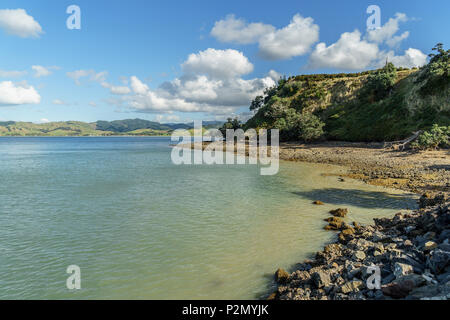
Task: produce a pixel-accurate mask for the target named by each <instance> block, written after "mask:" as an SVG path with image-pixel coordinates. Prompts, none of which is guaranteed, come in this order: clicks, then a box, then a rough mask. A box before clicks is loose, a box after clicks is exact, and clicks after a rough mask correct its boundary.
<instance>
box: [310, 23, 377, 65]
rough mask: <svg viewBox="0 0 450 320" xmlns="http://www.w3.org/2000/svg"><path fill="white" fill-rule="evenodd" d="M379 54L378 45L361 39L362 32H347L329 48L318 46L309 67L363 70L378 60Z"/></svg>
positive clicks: (323, 45) (324, 45) (323, 44)
mask: <svg viewBox="0 0 450 320" xmlns="http://www.w3.org/2000/svg"><path fill="white" fill-rule="evenodd" d="M378 53H379V48H378V45H377V44H375V43H369V42H368V41H366V40H363V39H361V32H359V31H358V30H355V31H353V32H345V33H343V34H342V35H341V37H340V39H339V40H338V41H337V42H336V43H334V44H332V45H330V46H328V47H327V45H326V44H325V43H323V42H321V43H319V44H317V46H316V48H315V49H314V51H313V52H312V54H311V56H310V58H309V67H311V68H338V69H348V70H352V69H353V70H357V69H363V68H367V67H368V66H370V64H371V63H372V62H373V61H374V60H375V59H377V58H378Z"/></svg>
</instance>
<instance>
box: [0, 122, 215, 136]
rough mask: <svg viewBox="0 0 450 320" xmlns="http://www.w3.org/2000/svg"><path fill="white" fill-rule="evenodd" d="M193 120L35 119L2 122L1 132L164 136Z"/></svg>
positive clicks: (188, 125)
mask: <svg viewBox="0 0 450 320" xmlns="http://www.w3.org/2000/svg"><path fill="white" fill-rule="evenodd" d="M222 124H223V123H222V122H219V121H205V122H204V123H203V126H204V127H205V128H211V127H220V126H221V125H222ZM191 128H193V123H192V124H185V123H167V124H161V123H159V122H154V121H148V120H143V119H126V120H116V121H97V122H93V123H86V122H81V121H62V122H49V123H39V124H38V123H32V122H15V121H3V122H0V136H112V135H135V136H161V135H162V136H164V135H170V134H171V133H172V131H174V130H176V129H191Z"/></svg>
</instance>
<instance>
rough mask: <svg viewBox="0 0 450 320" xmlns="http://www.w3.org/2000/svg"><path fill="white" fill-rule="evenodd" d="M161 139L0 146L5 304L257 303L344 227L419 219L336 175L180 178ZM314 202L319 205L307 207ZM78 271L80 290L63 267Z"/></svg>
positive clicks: (205, 170) (193, 169) (231, 171)
mask: <svg viewBox="0 0 450 320" xmlns="http://www.w3.org/2000/svg"><path fill="white" fill-rule="evenodd" d="M169 143H170V140H169V138H158V137H136V138H130V137H108V138H103V137H101V138H100V137H99V138H97V137H95V138H94V137H86V138H0V298H2V299H5V298H8V299H71V298H73V299H91V298H97V299H118V298H122V299H255V298H260V297H262V295H264V294H266V293H267V292H269V291H270V286H271V279H272V274H273V272H274V270H276V269H277V268H278V267H284V268H286V269H289V268H290V267H291V266H293V265H294V264H295V263H297V262H300V261H301V260H302V259H305V258H307V257H308V256H309V255H310V254H311V253H313V252H314V251H317V250H319V249H321V248H322V246H323V244H324V243H325V242H326V241H329V240H331V239H332V237H333V236H334V234H333V233H331V232H326V231H323V230H322V228H323V226H324V224H325V222H324V221H323V219H324V218H326V217H328V216H329V215H328V214H327V211H328V210H330V209H334V208H336V207H342V206H344V207H348V208H349V209H350V214H349V221H353V220H356V221H359V222H362V223H370V222H371V221H372V219H373V218H374V217H380V216H386V215H392V214H393V213H395V212H397V211H398V210H399V209H402V208H406V207H409V208H413V207H415V202H414V201H415V200H414V199H413V197H412V196H411V195H408V194H404V193H401V192H398V191H393V190H387V189H382V188H378V187H373V186H368V185H365V184H363V183H361V182H358V181H353V180H346V181H345V182H338V180H337V178H336V177H333V176H326V175H323V173H331V172H339V171H340V170H342V169H341V168H338V167H331V166H324V165H313V164H302V163H290V162H281V164H280V172H279V173H278V174H277V175H276V176H261V175H260V174H259V168H258V167H257V166H250V165H240V166H237V165H235V166H208V165H200V166H176V165H173V164H172V163H171V160H170V153H171V151H172V149H171V148H170V147H169ZM317 199H319V200H322V201H324V202H326V203H327V205H325V206H314V205H311V202H312V201H313V200H317ZM72 264H76V265H78V266H79V267H80V268H81V287H82V289H81V290H78V291H69V290H68V289H67V288H66V279H67V277H68V276H69V275H68V274H66V268H67V266H69V265H72Z"/></svg>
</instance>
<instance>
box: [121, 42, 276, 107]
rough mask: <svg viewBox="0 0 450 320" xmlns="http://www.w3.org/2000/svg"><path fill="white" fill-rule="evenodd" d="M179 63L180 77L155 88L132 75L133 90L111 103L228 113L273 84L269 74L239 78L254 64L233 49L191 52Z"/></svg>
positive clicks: (244, 104)
mask: <svg viewBox="0 0 450 320" xmlns="http://www.w3.org/2000/svg"><path fill="white" fill-rule="evenodd" d="M182 67H183V70H184V72H185V73H184V74H183V75H182V76H181V77H179V78H175V79H174V80H172V81H170V82H165V83H163V84H162V85H161V86H160V87H159V88H157V89H154V90H153V89H150V88H149V87H148V85H146V84H145V83H144V82H142V81H141V80H140V79H139V78H138V77H136V76H132V77H131V78H130V88H131V90H132V94H131V95H127V96H123V97H122V98H121V99H120V101H117V100H115V101H113V103H114V104H115V105H121V104H125V105H126V106H128V107H129V108H132V109H135V110H137V111H140V112H159V113H171V112H174V111H179V112H207V113H211V114H229V113H231V112H234V111H235V110H236V109H237V108H239V107H243V106H248V105H249V104H250V102H251V100H252V99H254V97H255V96H256V95H258V94H262V92H263V91H264V89H265V88H267V87H269V86H273V85H275V81H274V80H273V79H272V78H271V77H270V76H267V77H265V78H262V79H258V78H256V79H250V80H245V79H242V78H241V76H242V75H243V74H246V73H248V72H251V70H253V65H252V64H251V63H250V62H249V61H248V59H247V58H246V57H245V56H244V55H243V54H242V53H241V52H238V51H236V50H214V49H208V50H205V51H202V52H199V53H197V54H191V55H190V56H189V57H188V59H187V60H186V61H185V62H184V63H183V64H182Z"/></svg>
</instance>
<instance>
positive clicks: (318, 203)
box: [313, 200, 325, 206]
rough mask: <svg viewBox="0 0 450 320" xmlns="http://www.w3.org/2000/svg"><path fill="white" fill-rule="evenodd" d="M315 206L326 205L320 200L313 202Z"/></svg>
mask: <svg viewBox="0 0 450 320" xmlns="http://www.w3.org/2000/svg"><path fill="white" fill-rule="evenodd" d="M313 204H315V205H318V206H323V205H324V204H325V203H323V202H322V201H320V200H316V201H314V202H313Z"/></svg>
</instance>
